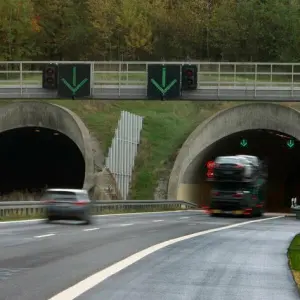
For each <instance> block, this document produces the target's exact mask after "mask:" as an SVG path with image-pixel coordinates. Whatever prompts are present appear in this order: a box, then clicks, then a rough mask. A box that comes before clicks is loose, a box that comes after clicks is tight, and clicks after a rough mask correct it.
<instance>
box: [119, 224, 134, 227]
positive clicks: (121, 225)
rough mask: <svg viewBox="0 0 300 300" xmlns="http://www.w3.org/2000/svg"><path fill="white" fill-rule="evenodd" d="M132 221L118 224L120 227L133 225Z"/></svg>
mask: <svg viewBox="0 0 300 300" xmlns="http://www.w3.org/2000/svg"><path fill="white" fill-rule="evenodd" d="M133 224H134V223H127V224H120V225H119V226H121V227H126V226H131V225H133Z"/></svg>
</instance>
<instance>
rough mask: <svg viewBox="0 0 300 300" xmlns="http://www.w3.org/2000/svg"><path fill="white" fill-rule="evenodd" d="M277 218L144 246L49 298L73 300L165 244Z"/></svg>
mask: <svg viewBox="0 0 300 300" xmlns="http://www.w3.org/2000/svg"><path fill="white" fill-rule="evenodd" d="M279 218H284V217H283V216H279V217H271V218H266V219H259V220H252V221H246V222H242V223H237V224H232V225H228V226H224V227H219V228H214V229H209V230H205V231H200V232H196V233H192V234H188V235H184V236H181V237H178V238H175V239H172V240H168V241H165V242H162V243H159V244H156V245H153V246H151V247H149V248H146V249H144V250H142V251H140V252H137V253H135V254H133V255H131V256H129V257H127V258H125V259H123V260H121V261H119V262H117V263H115V264H113V265H111V266H109V267H107V268H105V269H103V270H101V271H99V272H97V273H95V274H93V275H91V276H89V277H87V278H86V279H84V280H82V281H80V282H78V283H76V284H75V285H73V286H71V287H69V288H68V289H66V290H64V291H62V292H60V293H59V294H57V295H55V296H53V297H52V298H50V299H49V300H66V299H68V300H74V299H76V298H77V297H79V296H80V295H82V294H84V293H85V292H87V291H88V290H90V289H92V288H93V287H95V286H96V285H98V284H99V283H101V282H103V281H104V280H105V279H107V278H109V277H111V276H112V275H114V274H116V273H118V272H120V271H122V270H124V269H125V268H127V267H129V266H131V265H133V264H134V263H136V262H137V261H139V260H141V259H142V258H144V257H146V256H148V255H150V254H152V253H154V252H156V251H158V250H160V249H163V248H165V247H167V246H170V245H173V244H175V243H178V242H182V241H185V240H188V239H192V238H195V237H198V236H201V235H205V234H208V233H213V232H217V231H222V230H226V229H231V228H235V227H240V226H243V225H247V224H251V223H258V222H264V221H269V220H274V219H279Z"/></svg>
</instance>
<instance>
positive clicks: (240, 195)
mask: <svg viewBox="0 0 300 300" xmlns="http://www.w3.org/2000/svg"><path fill="white" fill-rule="evenodd" d="M232 196H233V197H234V198H242V197H243V192H236V193H235V194H233V195H232Z"/></svg>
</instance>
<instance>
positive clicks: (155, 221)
mask: <svg viewBox="0 0 300 300" xmlns="http://www.w3.org/2000/svg"><path fill="white" fill-rule="evenodd" d="M163 221H164V220H153V221H152V222H153V223H158V222H163Z"/></svg>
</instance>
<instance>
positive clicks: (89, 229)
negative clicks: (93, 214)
mask: <svg viewBox="0 0 300 300" xmlns="http://www.w3.org/2000/svg"><path fill="white" fill-rule="evenodd" d="M98 229H100V228H99V227H95V228H87V229H83V231H94V230H98Z"/></svg>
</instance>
